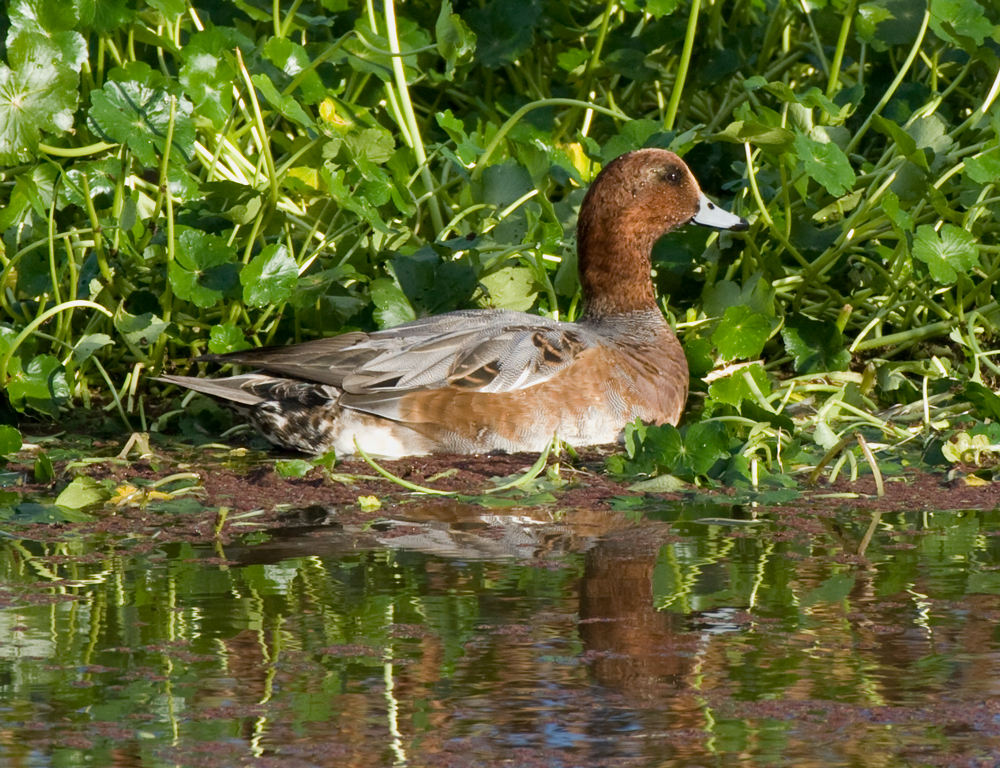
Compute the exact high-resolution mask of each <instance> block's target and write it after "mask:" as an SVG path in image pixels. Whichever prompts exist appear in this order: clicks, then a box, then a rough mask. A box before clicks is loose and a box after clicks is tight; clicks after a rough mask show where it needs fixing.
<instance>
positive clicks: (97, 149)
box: [38, 141, 118, 157]
mask: <svg viewBox="0 0 1000 768" xmlns="http://www.w3.org/2000/svg"><path fill="white" fill-rule="evenodd" d="M116 146H118V145H117V144H105V143H104V142H103V141H99V142H97V143H96V144H88V145H87V146H85V147H53V146H51V145H49V144H42V143H41V142H39V144H38V149H39V150H40V151H41V152H44V153H45V154H46V155H54V156H55V157H86V156H87V155H99V154H100V153H101V152H107V151H108V150H109V149H114V148H115V147H116Z"/></svg>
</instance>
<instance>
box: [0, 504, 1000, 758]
mask: <svg viewBox="0 0 1000 768" xmlns="http://www.w3.org/2000/svg"><path fill="white" fill-rule="evenodd" d="M653 517H655V518H656V519H652V518H653ZM708 517H710V514H709V513H704V510H702V511H699V510H696V509H693V508H690V507H678V508H677V509H672V510H668V511H667V512H663V513H660V514H657V515H655V516H653V515H651V516H650V517H641V516H639V515H635V514H634V513H633V514H630V515H628V516H626V515H625V514H621V513H613V512H597V511H571V512H565V513H562V514H554V513H551V512H547V511H544V510H538V509H530V510H526V509H521V510H503V511H496V510H494V511H488V510H483V509H481V508H469V507H467V506H464V505H461V504H458V503H457V502H454V501H450V500H449V501H440V500H439V501H435V502H433V503H428V504H424V505H417V504H414V505H412V506H411V507H407V508H406V516H405V519H402V518H401V519H395V520H380V521H373V522H371V523H370V524H366V525H360V524H359V525H347V524H340V523H338V522H337V520H336V516H333V515H331V516H330V519H329V520H328V519H327V512H326V511H325V510H315V509H313V510H305V511H302V512H300V513H298V515H297V516H296V517H295V519H293V520H290V521H289V523H290V524H289V528H287V529H286V530H284V531H281V532H277V533H270V534H267V535H266V536H262V535H257V536H251V537H248V538H247V540H246V541H245V542H244V543H243V544H242V545H240V546H238V547H228V548H226V550H225V551H224V553H223V554H224V556H225V559H224V560H220V559H219V558H218V555H219V552H218V551H217V550H216V549H215V548H212V547H208V546H206V547H204V548H192V547H191V546H189V545H183V544H160V543H159V542H158V541H156V540H154V539H143V540H134V541H121V540H107V541H103V542H99V543H93V542H91V543H85V542H83V541H80V540H76V539H74V540H71V541H68V542H64V543H60V544H41V543H37V542H32V541H26V540H8V541H5V542H4V544H3V545H2V549H0V765H18V766H21V765H24V766H49V765H55V764H57V763H58V764H64V763H83V762H88V763H90V764H95V765H96V764H100V765H120V766H131V765H153V766H159V765H164V766H167V765H176V764H181V765H225V766H230V765H258V764H259V765H268V766H270V765H274V766H282V767H284V766H299V765H320V766H377V765H393V764H398V765H403V764H405V765H415V766H423V765H442V766H443V765H463V766H464V765H499V764H504V765H518V766H519V765H556V766H560V765H567V766H570V765H573V766H575V765H608V764H614V765H627V766H630V765H657V766H693V765H720V764H721V765H729V764H732V765H737V764H739V765H743V764H746V762H747V761H751V762H755V763H756V762H781V763H785V764H789V763H790V764H795V765H824V766H827V765H861V764H865V765H867V764H871V762H870V759H871V756H872V755H876V754H877V755H879V764H880V765H885V766H906V765H912V764H914V763H915V762H916V763H936V762H940V761H941V760H943V759H945V757H947V760H949V761H950V762H952V763H961V764H977V763H976V762H975V761H977V760H980V759H984V760H985V759H987V758H988V757H989V755H993V754H997V752H996V751H995V750H998V749H1000V736H998V732H1000V690H998V688H1000V683H998V682H997V681H998V680H1000V663H998V662H1000V657H998V653H1000V648H998V640H1000V638H998V635H997V631H996V629H995V628H996V626H997V620H998V619H1000V597H998V596H1000V572H998V568H1000V550H998V546H997V544H996V542H997V537H995V536H994V535H993V534H994V533H996V532H997V531H998V530H1000V526H998V525H997V523H998V514H997V513H993V512H991V513H966V514H961V513H956V514H940V515H932V516H929V517H923V516H921V517H919V518H918V517H915V516H905V515H900V516H896V517H895V518H892V519H886V518H885V517H883V519H881V520H879V521H878V524H877V526H875V525H872V524H871V523H872V518H871V517H865V516H863V515H861V516H856V517H853V516H850V515H846V514H845V515H843V516H840V517H838V518H837V520H836V521H834V522H835V525H831V524H824V523H822V522H819V521H817V520H816V519H815V518H814V517H813V516H811V515H809V514H808V513H807V512H797V511H794V510H791V511H787V510H786V511H783V512H782V513H780V514H779V515H776V516H775V518H774V519H773V520H769V521H765V522H764V523H763V524H761V525H755V526H745V525H738V524H737V523H738V522H739V521H727V520H725V519H722V517H721V516H718V515H716V516H714V517H712V519H711V520H708V521H702V522H699V519H704V518H708ZM869 531H873V532H874V535H873V536H872V538H871V541H870V543H869V542H865V537H866V535H868V533H869ZM864 547H867V550H866V552H865V554H866V557H860V556H859V551H860V550H861V549H863V548H864Z"/></svg>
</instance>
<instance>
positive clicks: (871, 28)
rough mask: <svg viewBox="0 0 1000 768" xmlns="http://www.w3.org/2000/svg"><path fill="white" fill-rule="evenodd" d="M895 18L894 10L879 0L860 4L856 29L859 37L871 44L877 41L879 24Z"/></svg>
mask: <svg viewBox="0 0 1000 768" xmlns="http://www.w3.org/2000/svg"><path fill="white" fill-rule="evenodd" d="M891 18H893V15H892V12H891V11H890V10H889V9H888V8H886V7H884V6H883V5H882V4H880V3H878V2H871V3H862V4H861V5H859V6H858V16H857V21H856V22H855V26H854V29H855V31H856V32H857V35H858V37H859V38H861V39H862V40H863V41H864V42H866V43H868V44H869V45H870V44H872V43H874V42H875V33H876V30H877V29H878V25H879V24H881V23H882V22H884V21H888V20H889V19H891Z"/></svg>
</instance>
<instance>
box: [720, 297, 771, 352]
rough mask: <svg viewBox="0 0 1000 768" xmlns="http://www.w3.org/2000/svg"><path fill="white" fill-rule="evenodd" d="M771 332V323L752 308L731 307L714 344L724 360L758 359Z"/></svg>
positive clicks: (726, 313)
mask: <svg viewBox="0 0 1000 768" xmlns="http://www.w3.org/2000/svg"><path fill="white" fill-rule="evenodd" d="M770 332H771V322H770V321H769V320H768V319H767V318H766V317H764V316H763V315H760V314H758V313H756V312H754V311H753V310H752V309H751V308H750V307H746V306H733V307H729V308H728V309H727V310H726V312H725V314H724V315H723V316H722V322H720V323H719V325H718V327H717V328H716V329H715V332H714V333H713V334H712V342H713V343H714V344H715V346H716V349H718V350H719V354H720V355H721V356H722V358H723V359H724V360H735V359H736V358H751V357H757V355H759V354H760V352H761V350H762V349H763V348H764V342H765V341H767V337H768V335H769V334H770Z"/></svg>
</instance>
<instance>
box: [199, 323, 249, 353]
mask: <svg viewBox="0 0 1000 768" xmlns="http://www.w3.org/2000/svg"><path fill="white" fill-rule="evenodd" d="M251 346H252V345H251V344H250V342H248V341H247V340H246V337H245V336H244V335H243V331H241V330H240V329H239V328H237V327H236V325H235V324H234V323H222V324H221V325H215V326H212V330H211V331H210V332H209V341H208V349H209V351H211V352H212V353H213V354H216V355H223V354H225V353H227V352H239V351H240V350H241V349H250V347H251Z"/></svg>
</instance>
